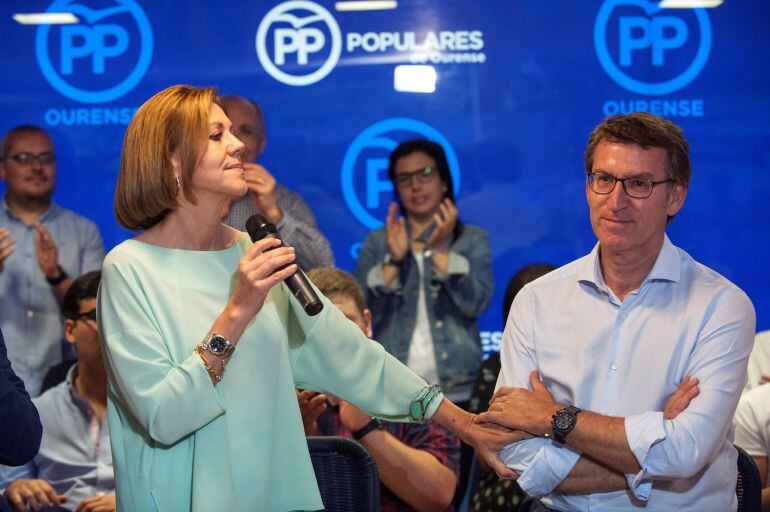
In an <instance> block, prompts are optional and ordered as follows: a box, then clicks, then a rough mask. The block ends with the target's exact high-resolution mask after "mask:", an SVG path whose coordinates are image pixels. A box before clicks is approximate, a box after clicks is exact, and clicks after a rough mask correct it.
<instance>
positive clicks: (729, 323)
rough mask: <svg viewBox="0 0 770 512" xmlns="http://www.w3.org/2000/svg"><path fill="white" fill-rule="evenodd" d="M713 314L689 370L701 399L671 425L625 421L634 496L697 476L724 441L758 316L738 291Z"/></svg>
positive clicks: (642, 417) (653, 416)
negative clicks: (646, 487)
mask: <svg viewBox="0 0 770 512" xmlns="http://www.w3.org/2000/svg"><path fill="white" fill-rule="evenodd" d="M709 313H710V314H709V315H708V316H707V317H706V318H705V319H704V323H703V325H702V327H701V329H700V330H699V333H698V340H697V342H696V344H695V348H694V350H693V352H692V354H691V356H690V358H689V360H688V366H687V368H686V370H685V374H686V375H690V376H692V377H697V378H698V380H699V387H700V395H699V396H698V397H697V398H696V399H695V400H693V401H692V403H691V404H690V405H689V407H688V408H687V409H686V410H685V411H684V412H683V413H681V414H680V415H679V416H677V417H676V418H675V419H673V420H665V419H664V418H663V413H662V412H644V413H642V414H638V415H635V416H630V417H627V418H626V420H625V426H626V436H627V438H628V444H629V446H630V447H631V450H632V451H633V453H634V455H635V456H636V459H637V460H638V461H639V464H640V466H641V468H642V469H641V471H640V472H639V473H638V474H637V475H635V477H634V478H633V479H632V481H630V482H629V484H630V485H631V486H632V490H634V491H635V494H636V488H637V487H638V486H640V485H642V484H643V483H645V482H650V481H651V480H656V479H662V480H667V479H676V478H687V477H690V476H692V475H695V474H696V473H698V472H699V471H701V470H702V469H703V468H704V467H705V466H706V465H707V464H708V463H709V462H710V461H711V460H712V458H713V456H714V454H715V453H716V452H717V450H718V449H719V447H720V446H721V444H723V443H724V442H725V437H726V436H727V433H728V431H729V429H730V426H731V421H732V418H733V414H734V412H735V408H736V405H737V403H738V399H739V397H740V394H741V390H742V389H743V384H744V382H745V378H746V363H747V360H748V357H749V353H750V351H751V344H752V340H753V338H754V325H755V316H754V308H753V306H752V305H751V302H750V301H749V299H748V297H746V295H745V294H744V293H743V292H740V291H736V290H731V291H727V292H725V293H723V294H722V296H721V297H719V298H718V299H717V300H715V301H714V304H712V306H711V311H710V312H709ZM638 497H639V496H638Z"/></svg>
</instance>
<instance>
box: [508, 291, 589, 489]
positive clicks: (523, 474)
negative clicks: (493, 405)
mask: <svg viewBox="0 0 770 512" xmlns="http://www.w3.org/2000/svg"><path fill="white" fill-rule="evenodd" d="M532 317H533V312H532V302H531V296H530V294H529V292H528V290H527V288H524V289H523V290H522V291H520V292H519V294H518V295H517V296H516V298H515V299H514V301H513V305H512V306H511V312H510V313H509V316H508V321H507V323H506V326H505V332H504V333H503V341H502V344H501V347H500V359H501V362H502V366H501V369H500V375H499V377H498V380H497V387H498V388H500V387H503V386H510V387H518V388H527V389H529V374H530V373H531V372H532V371H533V370H536V369H537V354H536V352H535V345H534V343H533V339H532V336H533V334H532V333H533V331H532ZM546 385H547V382H546ZM579 458H580V453H578V452H576V451H574V450H571V449H570V448H568V447H566V446H562V445H559V444H558V443H555V442H554V441H552V440H550V439H543V438H532V439H527V440H524V441H519V442H518V443H513V444H511V445H509V446H507V447H505V448H504V449H503V451H502V452H501V459H502V460H503V461H504V462H505V463H506V465H508V467H510V468H511V469H513V470H514V471H516V472H518V473H519V475H520V476H519V479H518V484H519V486H520V487H521V488H522V489H523V490H524V491H525V492H526V493H527V494H529V495H532V496H544V495H546V494H549V493H551V492H552V491H553V490H554V489H555V488H556V487H557V486H558V485H559V484H560V483H561V482H562V481H563V480H564V479H565V478H567V475H569V473H570V471H572V468H573V467H574V466H575V464H576V463H577V461H578V459H579Z"/></svg>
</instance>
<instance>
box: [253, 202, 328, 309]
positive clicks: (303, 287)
mask: <svg viewBox="0 0 770 512" xmlns="http://www.w3.org/2000/svg"><path fill="white" fill-rule="evenodd" d="M246 231H248V232H249V236H250V237H251V241H252V242H256V241H257V240H262V239H263V238H275V239H276V240H280V241H281V245H282V246H283V240H281V236H280V235H279V234H278V229H277V228H276V227H275V224H272V223H271V222H270V221H269V220H267V217H265V216H264V215H260V214H258V213H257V214H254V215H252V216H251V217H249V220H247V221H246ZM284 282H285V283H286V286H288V287H289V290H291V294H292V295H294V297H295V298H296V299H297V300H298V301H299V303H300V304H301V305H302V309H304V310H305V313H307V314H308V315H310V316H314V315H317V314H318V313H320V312H321V310H322V309H323V308H324V305H323V302H321V299H319V298H318V295H317V294H316V292H315V290H314V289H313V287H312V286H311V285H310V281H308V279H307V276H306V275H305V273H304V272H303V271H302V269H301V268H299V265H298V266H297V271H296V272H295V273H293V274H292V275H290V276H289V277H287V278H286V279H285V280H284Z"/></svg>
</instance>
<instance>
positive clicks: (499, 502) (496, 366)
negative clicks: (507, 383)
mask: <svg viewBox="0 0 770 512" xmlns="http://www.w3.org/2000/svg"><path fill="white" fill-rule="evenodd" d="M555 269H556V267H555V266H553V265H550V264H548V263H532V264H530V265H526V266H524V267H522V268H521V269H519V271H518V272H516V273H515V274H514V275H513V277H512V278H511V280H510V281H508V286H507V287H506V288H505V295H504V296H503V316H502V319H503V324H505V321H506V319H507V318H508V313H509V312H510V310H511V303H512V302H513V298H514V297H516V294H517V293H519V290H521V289H522V288H523V287H524V285H525V284H527V283H529V282H531V281H534V280H535V279H537V278H538V277H540V276H543V275H545V274H547V273H548V272H550V271H551V270H555ZM499 374H500V353H499V352H495V353H493V354H490V355H489V357H487V358H486V359H485V360H484V361H483V362H482V363H481V368H479V374H478V376H477V377H476V384H475V385H474V387H473V392H472V393H471V402H470V406H469V408H468V412H471V413H474V414H478V413H481V412H484V411H486V410H487V406H488V405H489V401H490V400H491V399H492V395H493V394H494V392H495V383H496V382H497V376H498V375H499ZM523 497H524V492H523V491H522V490H521V488H520V487H519V486H518V484H517V483H516V482H515V481H514V480H510V479H503V478H500V477H498V476H497V475H496V474H495V473H494V472H491V471H484V472H483V473H482V474H481V477H480V478H479V484H478V487H477V489H476V492H475V493H474V494H473V496H472V497H471V506H470V509H471V510H472V511H477V512H494V511H496V510H499V511H501V512H502V511H506V512H513V511H515V510H517V509H518V506H519V503H520V502H521V499H522V498H523Z"/></svg>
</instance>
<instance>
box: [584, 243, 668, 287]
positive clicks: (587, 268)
mask: <svg viewBox="0 0 770 512" xmlns="http://www.w3.org/2000/svg"><path fill="white" fill-rule="evenodd" d="M679 273H680V268H679V253H678V251H677V249H676V247H674V244H672V243H671V240H669V239H668V235H665V234H664V235H663V246H662V247H661V249H660V252H659V253H658V258H657V259H656V260H655V264H654V265H653V266H652V270H650V273H649V274H648V275H647V277H646V278H645V279H644V281H643V282H642V285H644V284H645V283H646V282H648V281H672V282H674V283H678V282H679V277H680V276H679ZM577 280H578V282H584V283H590V284H591V285H593V286H594V287H595V288H597V289H599V290H604V291H606V290H607V285H606V283H605V282H604V276H603V275H602V266H601V262H600V261H599V243H598V242H597V243H596V245H595V246H594V248H593V250H592V251H591V253H590V254H589V255H588V256H586V257H585V258H583V261H582V262H581V264H580V266H579V268H578V271H577Z"/></svg>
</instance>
